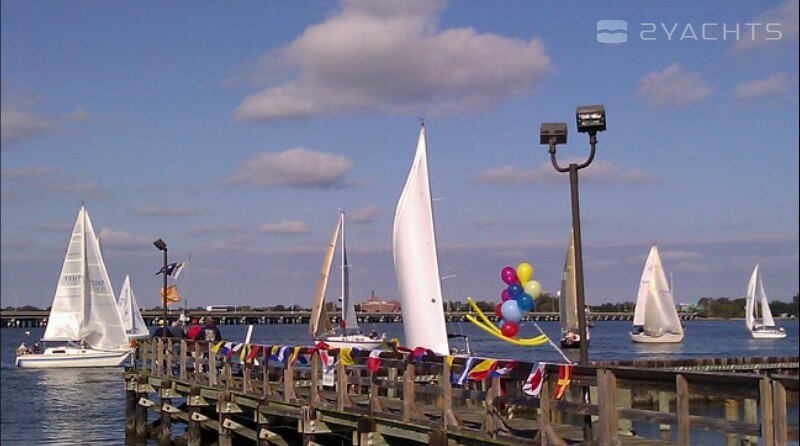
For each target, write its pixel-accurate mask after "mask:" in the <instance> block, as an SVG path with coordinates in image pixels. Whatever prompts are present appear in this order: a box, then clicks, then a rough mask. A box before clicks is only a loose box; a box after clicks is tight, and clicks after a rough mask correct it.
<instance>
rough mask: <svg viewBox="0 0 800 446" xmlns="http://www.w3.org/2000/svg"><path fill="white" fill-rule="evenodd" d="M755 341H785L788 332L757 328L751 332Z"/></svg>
mask: <svg viewBox="0 0 800 446" xmlns="http://www.w3.org/2000/svg"><path fill="white" fill-rule="evenodd" d="M750 334H751V335H753V339H783V338H785V337H786V332H785V331H783V330H781V329H774V328H771V329H758V328H755V329H753V330H751V331H750Z"/></svg>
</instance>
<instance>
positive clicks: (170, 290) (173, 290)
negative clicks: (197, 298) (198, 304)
mask: <svg viewBox="0 0 800 446" xmlns="http://www.w3.org/2000/svg"><path fill="white" fill-rule="evenodd" d="M161 300H164V289H161ZM180 301H181V296H180V295H179V294H178V286H177V285H175V284H173V285H170V286H168V287H167V305H170V304H174V303H177V302H180Z"/></svg>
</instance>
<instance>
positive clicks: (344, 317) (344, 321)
mask: <svg viewBox="0 0 800 446" xmlns="http://www.w3.org/2000/svg"><path fill="white" fill-rule="evenodd" d="M339 221H340V226H341V231H342V233H341V235H342V314H341V317H342V321H341V323H340V325H341V326H342V328H343V329H345V328H347V305H349V304H350V303H349V299H348V298H347V254H346V253H345V246H347V244H346V243H345V240H344V211H341V216H340V217H339ZM342 334H343V335H344V333H342Z"/></svg>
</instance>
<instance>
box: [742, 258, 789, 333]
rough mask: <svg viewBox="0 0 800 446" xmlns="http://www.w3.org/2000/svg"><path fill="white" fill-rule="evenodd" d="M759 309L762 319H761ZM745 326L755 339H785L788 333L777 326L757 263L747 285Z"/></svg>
mask: <svg viewBox="0 0 800 446" xmlns="http://www.w3.org/2000/svg"><path fill="white" fill-rule="evenodd" d="M759 309H760V310H761V317H759V315H758V313H759ZM744 317H745V324H747V329H748V330H750V334H752V335H753V338H755V339H783V338H785V337H786V331H784V329H783V327H778V326H776V325H775V320H774V319H773V318H772V312H771V311H770V309H769V302H768V301H767V293H766V292H765V291H764V282H763V281H762V280H761V273H760V271H759V268H758V264H757V263H756V266H755V268H753V274H752V275H751V276H750V282H749V283H748V284H747V300H746V301H745V307H744Z"/></svg>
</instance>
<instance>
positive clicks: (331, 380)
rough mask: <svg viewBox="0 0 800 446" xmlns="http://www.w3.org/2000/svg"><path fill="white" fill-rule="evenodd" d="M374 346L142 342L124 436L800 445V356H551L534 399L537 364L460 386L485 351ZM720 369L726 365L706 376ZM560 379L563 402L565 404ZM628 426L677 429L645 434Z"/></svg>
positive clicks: (509, 365)
mask: <svg viewBox="0 0 800 446" xmlns="http://www.w3.org/2000/svg"><path fill="white" fill-rule="evenodd" d="M234 350H236V351H235V352H234ZM370 353H371V352H368V351H346V350H325V349H322V348H315V347H289V346H283V347H281V346H263V345H258V346H257V345H245V344H237V343H227V344H211V345H209V344H208V343H205V342H196V343H191V342H188V341H185V340H180V341H179V340H173V339H169V338H167V339H155V340H147V341H144V342H142V343H141V344H140V345H139V350H138V354H137V357H136V360H135V364H134V365H133V366H132V367H130V368H129V369H127V370H126V373H125V386H126V436H127V437H128V438H127V440H128V441H129V442H131V441H134V440H136V439H140V440H141V439H144V438H147V437H151V438H160V440H161V443H162V444H173V443H178V444H189V445H205V444H218V445H220V446H226V445H233V444H237V445H238V444H259V445H266V444H270V445H271V444H275V445H296V444H304V445H312V444H322V445H328V444H330V445H334V444H335V445H339V444H348V445H350V444H354V445H381V444H428V445H453V444H464V445H478V444H481V445H491V444H495V445H511V444H520V445H527V444H532V445H564V444H575V443H583V444H600V445H614V444H624V445H649V444H652V445H656V444H667V443H668V441H666V440H668V439H669V438H667V439H666V440H665V438H662V437H670V438H671V437H675V438H676V439H677V441H675V442H676V443H677V444H681V445H688V444H690V438H691V432H692V431H693V430H696V429H703V430H711V431H717V432H721V433H722V434H721V435H723V438H725V442H726V444H730V445H733V444H739V443H738V442H739V441H740V440H748V439H749V440H750V441H755V440H756V439H760V442H761V443H760V444H763V445H783V444H786V442H787V441H797V440H798V424H797V420H796V419H789V417H787V408H792V410H793V411H795V413H796V410H797V405H798V375H797V372H798V357H785V358H749V359H746V358H740V359H726V360H705V361H694V362H693V363H687V362H683V363H674V364H666V363H662V364H645V363H638V364H625V363H617V364H611V363H609V364H600V363H592V364H590V365H585V366H578V365H576V366H574V367H573V368H572V370H571V372H572V373H571V378H570V379H566V378H565V377H564V376H559V373H560V372H561V373H562V374H563V373H564V371H565V370H566V369H563V368H562V367H560V366H559V365H558V364H547V365H544V366H543V369H542V370H543V372H544V373H543V375H542V378H543V380H542V386H541V390H540V392H539V395H538V396H537V397H534V396H530V395H528V394H526V393H525V392H523V390H522V389H523V385H524V384H525V383H526V382H529V381H530V379H531V376H532V374H531V372H533V371H534V370H535V368H534V365H533V364H531V363H523V362H516V361H506V360H499V361H497V362H495V363H493V367H494V369H495V370H496V373H495V374H494V375H487V376H486V377H478V376H474V375H473V378H476V379H468V378H466V379H463V380H462V381H461V383H462V384H453V383H452V382H453V380H452V378H451V375H452V376H455V377H459V376H462V375H463V376H464V377H466V376H467V373H464V372H465V368H467V369H469V368H471V367H472V366H474V365H476V364H477V363H478V362H480V361H483V359H486V358H479V359H478V360H472V361H467V358H463V357H442V356H436V355H425V354H421V352H419V351H416V352H409V351H385V352H381V353H380V354H379V355H378V353H377V352H375V353H372V354H370ZM270 356H272V359H270ZM371 356H372V358H370V357H371ZM254 360H257V361H258V363H259V364H260V365H256V364H255V362H254ZM378 362H379V364H378ZM369 364H372V367H370V366H369ZM656 366H657V367H656ZM710 367H726V368H725V371H724V372H709V371H703V368H710ZM737 370H744V372H738V373H734V372H736V371H737ZM472 371H473V372H474V371H475V370H474V369H473V370H472ZM567 383H568V384H567ZM562 385H563V386H566V387H567V390H566V392H565V393H564V396H562V397H560V398H555V397H554V395H553V393H554V390H555V389H556V388H557V387H558V386H562ZM584 389H585V390H586V395H587V396H588V401H587V400H585V399H584V397H583V395H584ZM717 403H718V404H722V405H724V407H725V410H724V417H722V418H718V417H714V416H712V415H701V414H699V412H697V411H696V409H697V408H698V407H703V405H707V404H717ZM712 412H713V411H712ZM742 414H743V415H742ZM631 421H636V422H646V423H650V424H654V425H655V426H658V427H659V428H664V429H668V430H667V431H666V432H667V434H666V435H664V434H661V435H659V436H657V437H656V438H643V437H642V436H641V435H638V436H637V435H634V432H632V425H631ZM662 432H664V431H662Z"/></svg>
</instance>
